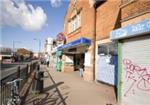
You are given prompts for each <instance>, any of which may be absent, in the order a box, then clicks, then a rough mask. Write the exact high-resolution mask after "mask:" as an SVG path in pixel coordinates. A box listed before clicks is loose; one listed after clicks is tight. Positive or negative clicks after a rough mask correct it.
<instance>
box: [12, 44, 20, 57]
mask: <svg viewBox="0 0 150 105" xmlns="http://www.w3.org/2000/svg"><path fill="white" fill-rule="evenodd" d="M16 43H21V42H20V41H13V55H14V53H15V44H16Z"/></svg>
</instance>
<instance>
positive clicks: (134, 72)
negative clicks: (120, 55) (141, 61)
mask: <svg viewBox="0 0 150 105" xmlns="http://www.w3.org/2000/svg"><path fill="white" fill-rule="evenodd" d="M123 65H124V70H125V71H126V75H125V78H126V79H127V82H131V84H130V86H129V88H128V89H127V91H126V92H125V94H124V96H127V95H128V93H129V92H130V91H132V93H133V94H135V88H137V89H139V90H141V91H150V74H149V73H148V70H147V68H146V67H140V66H139V65H135V64H133V63H132V61H131V60H129V59H123Z"/></svg>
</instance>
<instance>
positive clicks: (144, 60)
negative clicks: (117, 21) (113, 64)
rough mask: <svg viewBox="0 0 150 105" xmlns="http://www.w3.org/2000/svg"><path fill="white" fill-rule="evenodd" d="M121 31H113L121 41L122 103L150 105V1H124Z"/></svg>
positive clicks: (120, 92)
mask: <svg viewBox="0 0 150 105" xmlns="http://www.w3.org/2000/svg"><path fill="white" fill-rule="evenodd" d="M120 9H121V28H119V29H116V30H114V31H112V32H111V35H110V39H111V40H113V41H117V42H118V60H119V63H118V64H119V65H118V95H117V96H118V101H119V103H120V104H121V105H149V103H150V100H149V98H148V97H150V68H149V67H150V66H149V65H150V59H149V58H150V50H149V49H150V1H146V0H122V2H121V5H120Z"/></svg>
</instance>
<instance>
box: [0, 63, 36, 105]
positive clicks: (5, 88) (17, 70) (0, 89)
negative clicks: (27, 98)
mask: <svg viewBox="0 0 150 105" xmlns="http://www.w3.org/2000/svg"><path fill="white" fill-rule="evenodd" d="M37 65H38V61H32V62H30V63H25V64H21V65H18V66H17V67H13V68H10V69H8V70H5V72H1V82H0V94H1V95H0V103H1V105H6V103H7V100H8V98H9V97H10V94H11V90H10V85H6V82H8V81H11V80H13V79H16V78H22V79H23V80H22V81H21V82H20V83H18V87H19V92H20V91H21V89H22V87H23V86H24V84H25V83H26V82H27V79H28V77H29V76H30V74H31V73H32V72H33V71H34V70H35V69H36V66H37Z"/></svg>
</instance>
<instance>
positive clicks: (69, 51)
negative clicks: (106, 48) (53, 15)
mask: <svg viewBox="0 0 150 105" xmlns="http://www.w3.org/2000/svg"><path fill="white" fill-rule="evenodd" d="M91 3H92V2H91V1H90V0H84V1H83V0H70V2H69V5H68V9H67V12H66V15H65V17H64V34H65V36H66V44H65V45H64V46H62V47H60V48H59V50H62V51H63V57H62V60H63V62H64V63H63V64H64V65H63V71H76V70H79V68H80V64H81V63H82V64H84V74H83V75H84V76H83V77H84V79H85V80H87V81H92V80H94V65H95V64H94V62H93V61H94V56H93V53H94V42H95V39H94V36H95V33H94V32H95V31H94V30H95V26H94V22H95V20H94V18H93V17H94V13H95V12H94V11H95V9H94V8H93V7H92V5H91Z"/></svg>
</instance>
